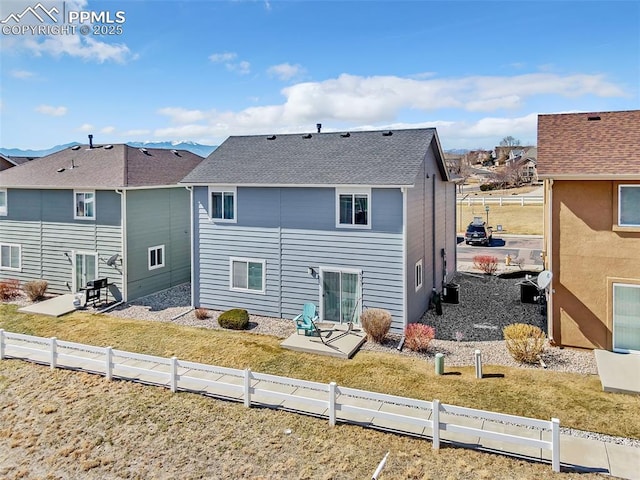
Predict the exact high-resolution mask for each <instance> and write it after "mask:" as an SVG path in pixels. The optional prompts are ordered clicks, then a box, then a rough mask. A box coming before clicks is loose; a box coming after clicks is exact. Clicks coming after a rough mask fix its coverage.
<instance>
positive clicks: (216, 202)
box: [209, 187, 237, 222]
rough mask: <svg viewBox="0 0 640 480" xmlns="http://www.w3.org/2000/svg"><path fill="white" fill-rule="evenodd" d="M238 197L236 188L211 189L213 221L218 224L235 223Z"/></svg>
mask: <svg viewBox="0 0 640 480" xmlns="http://www.w3.org/2000/svg"><path fill="white" fill-rule="evenodd" d="M236 195H237V189H236V188H235V187H209V197H210V199H211V204H210V211H211V219H212V220H216V221H218V222H235V221H236V212H237V206H236Z"/></svg>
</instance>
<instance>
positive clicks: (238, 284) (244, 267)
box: [230, 258, 265, 293]
mask: <svg viewBox="0 0 640 480" xmlns="http://www.w3.org/2000/svg"><path fill="white" fill-rule="evenodd" d="M264 279H265V261H264V260H253V259H248V258H231V282H230V283H231V285H230V288H231V290H240V291H249V292H256V293H264Z"/></svg>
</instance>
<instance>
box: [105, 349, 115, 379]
mask: <svg viewBox="0 0 640 480" xmlns="http://www.w3.org/2000/svg"><path fill="white" fill-rule="evenodd" d="M104 355H105V357H106V358H105V363H106V365H105V366H106V368H105V371H104V376H105V377H106V379H107V380H109V381H111V380H112V379H113V348H111V347H107V348H105V349H104Z"/></svg>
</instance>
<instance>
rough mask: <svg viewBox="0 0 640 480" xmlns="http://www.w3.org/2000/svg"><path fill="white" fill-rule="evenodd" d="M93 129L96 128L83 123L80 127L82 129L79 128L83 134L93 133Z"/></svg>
mask: <svg viewBox="0 0 640 480" xmlns="http://www.w3.org/2000/svg"><path fill="white" fill-rule="evenodd" d="M93 129H94V126H93V125H91V124H90V123H83V124H82V125H80V127H78V130H80V131H81V132H91V131H93Z"/></svg>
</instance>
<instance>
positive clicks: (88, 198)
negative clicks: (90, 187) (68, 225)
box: [73, 191, 96, 220]
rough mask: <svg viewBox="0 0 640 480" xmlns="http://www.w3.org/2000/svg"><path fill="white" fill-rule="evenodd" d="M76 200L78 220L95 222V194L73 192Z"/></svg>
mask: <svg viewBox="0 0 640 480" xmlns="http://www.w3.org/2000/svg"><path fill="white" fill-rule="evenodd" d="M73 195H74V199H75V210H74V216H73V218H75V219H76V220H95V218H96V201H95V195H96V194H95V192H78V191H74V192H73Z"/></svg>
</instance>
